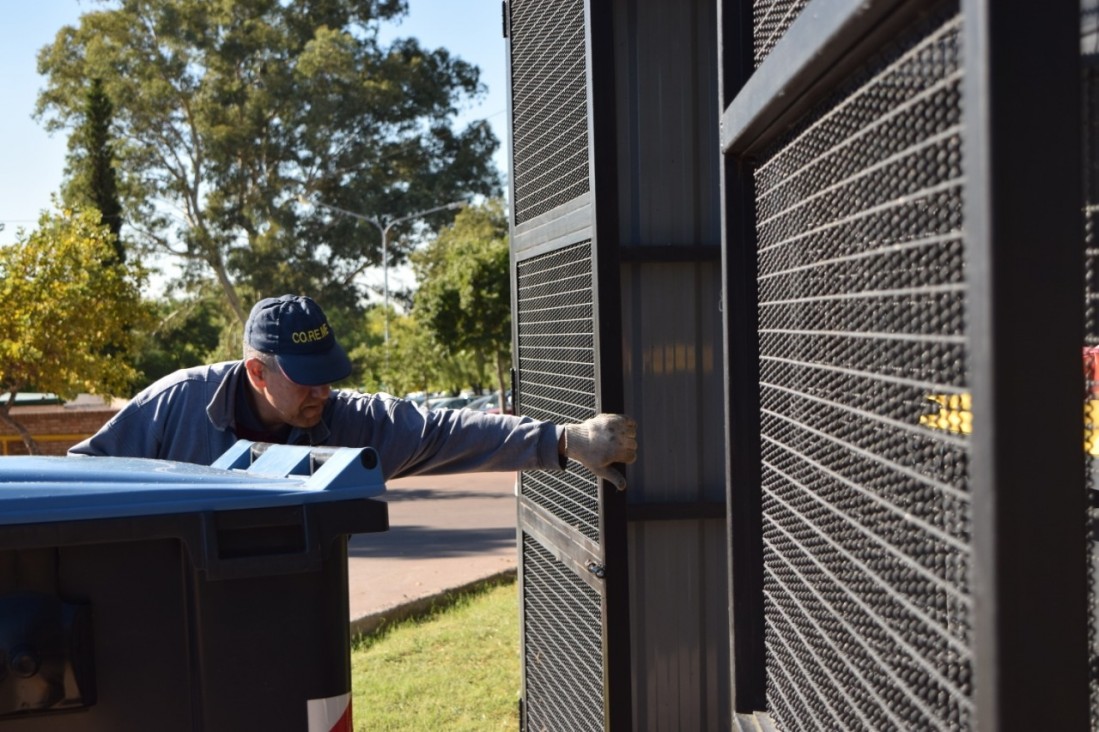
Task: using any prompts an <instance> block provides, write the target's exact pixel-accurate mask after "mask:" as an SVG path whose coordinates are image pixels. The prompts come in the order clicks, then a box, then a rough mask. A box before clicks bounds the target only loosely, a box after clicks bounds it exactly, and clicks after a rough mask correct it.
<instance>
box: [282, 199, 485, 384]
mask: <svg viewBox="0 0 1099 732" xmlns="http://www.w3.org/2000/svg"><path fill="white" fill-rule="evenodd" d="M298 200H299V201H301V202H302V203H305V204H311V205H313V206H319V207H321V208H327V209H328V210H329V211H335V212H336V213H341V214H343V215H344V216H350V217H351V218H353V219H359V220H360V221H365V222H367V223H369V224H372V225H373V226H374V228H376V229H377V230H378V233H379V234H381V235H382V290H383V293H384V294H383V297H384V298H385V305H384V306H385V312H384V317H385V366H386V369H387V370H388V369H389V230H390V229H392V228H393V227H394V226H396V225H397V224H403V223H404V222H406V221H411V220H413V219H418V218H421V217H423V216H427V215H428V214H433V213H437V212H439V211H447V210H454V209H456V208H462V207H464V206H466V205H467V202H466V201H451V202H450V203H444V204H443V205H442V206H435V207H434V208H428V209H424V210H423V211H416V212H415V213H410V214H408V215H407V216H401V217H399V218H395V219H385V218H382V219H379V218H377V217H371V216H364V215H363V214H360V213H355V212H354V211H348V210H347V209H344V208H339V207H338V206H332V205H330V204H327V203H324V202H322V201H314V200H310V199H308V198H305V197H304V196H300V197H299V198H298ZM383 222H384V223H383Z"/></svg>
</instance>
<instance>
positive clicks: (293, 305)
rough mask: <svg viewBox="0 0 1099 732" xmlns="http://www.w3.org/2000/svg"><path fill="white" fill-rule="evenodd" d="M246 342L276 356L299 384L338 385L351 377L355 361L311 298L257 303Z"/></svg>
mask: <svg viewBox="0 0 1099 732" xmlns="http://www.w3.org/2000/svg"><path fill="white" fill-rule="evenodd" d="M244 341H245V342H246V343H247V344H248V345H250V346H251V347H252V348H255V349H256V350H257V351H262V352H263V353H270V354H273V355H274V356H275V359H276V360H277V361H278V363H279V367H280V368H282V371H283V373H284V374H286V376H287V377H288V378H289V379H290V380H291V381H293V382H294V383H295V384H301V385H302V386H321V385H324V384H334V383H335V382H337V381H341V380H343V379H346V378H347V377H348V376H350V375H351V360H350V359H349V358H348V357H347V353H346V352H345V351H344V350H343V347H342V346H340V344H339V343H337V342H336V334H335V333H334V332H333V331H332V327H331V326H330V325H329V324H328V319H327V318H326V317H325V316H324V311H323V310H321V307H320V305H318V304H317V303H315V302H313V300H312V299H310V298H308V297H304V296H301V295H283V296H282V297H268V298H266V299H263V300H260V301H259V302H257V303H256V304H255V306H254V307H253V308H252V312H251V314H249V316H248V322H247V323H245V324H244Z"/></svg>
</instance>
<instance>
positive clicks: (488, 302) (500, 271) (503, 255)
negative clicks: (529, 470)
mask: <svg viewBox="0 0 1099 732" xmlns="http://www.w3.org/2000/svg"><path fill="white" fill-rule="evenodd" d="M509 257H510V254H509V250H508V223H507V216H506V214H505V213H504V205H503V202H502V201H500V200H499V199H495V200H491V201H489V202H487V203H486V204H485V205H483V206H476V207H471V208H467V209H464V210H463V211H462V212H461V213H459V214H458V216H457V217H456V218H455V220H454V224H453V225H452V226H450V227H448V228H446V229H444V230H443V231H441V232H440V233H439V236H438V237H437V238H436V239H435V241H434V242H432V243H431V244H430V245H429V246H428V247H427V248H426V249H425V250H423V251H422V252H419V253H417V254H414V255H413V257H412V264H413V269H414V271H415V273H416V279H417V282H418V283H419V289H418V290H417V291H416V298H415V305H414V306H413V313H414V314H415V315H416V317H417V319H418V320H419V322H420V323H421V324H423V326H424V327H425V328H427V329H428V330H429V331H430V332H431V333H432V334H433V336H434V338H435V340H436V341H437V342H438V343H440V344H443V345H444V346H445V347H446V348H447V349H448V350H449V351H450V352H451V353H457V352H460V351H463V350H467V351H469V352H470V353H472V354H473V355H474V358H475V360H476V363H477V369H478V370H479V371H483V370H484V365H485V364H486V363H491V364H492V365H493V366H494V367H495V371H496V381H497V384H498V388H499V390H500V392H501V393H504V391H505V389H506V386H505V377H504V373H505V371H507V370H508V369H509V368H510V361H511V284H510V275H509V261H510V260H509Z"/></svg>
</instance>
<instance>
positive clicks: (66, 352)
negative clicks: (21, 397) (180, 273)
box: [0, 210, 149, 452]
mask: <svg viewBox="0 0 1099 732" xmlns="http://www.w3.org/2000/svg"><path fill="white" fill-rule="evenodd" d="M99 218H100V214H99V212H98V211H94V210H89V211H86V212H81V213H72V212H61V213H58V214H56V215H50V214H43V215H42V217H41V219H40V220H39V222H38V229H37V230H36V231H34V232H33V233H31V234H29V235H26V234H24V233H23V232H19V234H18V237H17V240H16V242H15V243H14V244H11V245H9V246H6V247H2V248H0V301H2V302H3V303H4V317H3V318H0V390H3V392H5V393H7V394H11V395H12V398H11V400H9V401H8V402H7V404H11V403H12V401H13V400H14V395H15V394H17V393H19V392H20V391H24V390H27V389H35V390H37V391H46V392H53V393H55V394H57V395H58V396H60V397H62V398H65V399H71V398H73V397H75V396H76V395H77V394H78V393H80V392H91V393H97V394H104V395H112V396H113V395H120V394H127V393H128V392H129V387H130V384H131V382H132V381H133V380H134V378H135V377H136V376H137V373H136V371H135V370H134V368H133V366H132V365H131V363H132V360H133V350H134V348H135V342H134V331H135V329H139V328H142V327H145V325H146V324H147V322H148V318H149V313H148V311H147V309H146V308H145V307H144V306H143V305H142V303H141V298H140V287H141V285H142V283H143V282H144V277H145V274H144V272H143V271H142V269H141V268H140V266H139V265H136V264H126V263H118V262H114V261H113V253H114V248H113V247H114V245H113V242H114V237H113V235H112V234H111V232H110V229H109V228H108V227H107V226H105V225H102V224H100V223H99ZM0 419H2V420H4V421H6V422H7V423H8V424H11V425H13V426H16V428H17V429H19V430H20V433H21V434H23V436H24V441H25V442H26V441H27V440H28V439H29V435H27V433H26V432H25V431H24V430H22V429H21V428H20V427H19V426H17V425H15V424H14V423H13V421H12V419H11V416H10V414H9V413H8V408H4V409H3V410H2V411H0ZM27 446H28V449H29V450H31V452H35V451H36V447H35V446H33V444H32V442H28V444H27Z"/></svg>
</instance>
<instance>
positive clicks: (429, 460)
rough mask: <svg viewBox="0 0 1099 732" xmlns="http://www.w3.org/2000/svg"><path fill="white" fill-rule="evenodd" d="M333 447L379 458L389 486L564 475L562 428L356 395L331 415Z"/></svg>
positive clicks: (464, 410)
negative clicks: (418, 478)
mask: <svg viewBox="0 0 1099 732" xmlns="http://www.w3.org/2000/svg"><path fill="white" fill-rule="evenodd" d="M331 430H332V436H331V443H332V444H333V445H344V446H347V445H350V446H354V447H360V446H369V447H373V448H374V449H375V450H377V452H378V456H379V459H380V461H381V465H382V472H383V474H384V475H385V478H386V480H390V479H393V478H399V477H402V476H406V475H430V474H440V473H466V472H476V471H511V470H531V469H543V470H560V469H562V468H563V467H564V464H563V462H564V461H563V460H562V459H561V457H560V456H559V455H558V451H557V444H558V440H559V439H560V431H561V428H559V427H557V425H554V424H553V423H551V422H539V421H537V420H534V419H531V418H529V417H515V416H512V415H508V414H485V413H482V412H474V411H470V410H468V409H435V410H428V409H422V408H419V407H417V406H416V405H414V404H413V403H411V402H409V401H406V400H404V399H398V398H396V397H391V396H389V395H385V394H373V395H365V394H362V395H354V396H351V397H349V398H345V399H342V400H341V401H340V408H339V409H337V410H335V411H334V413H333V415H332V423H331Z"/></svg>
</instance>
